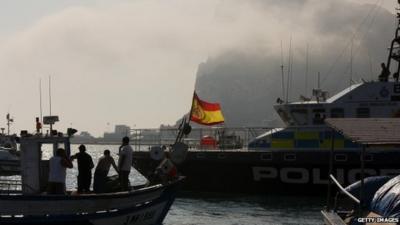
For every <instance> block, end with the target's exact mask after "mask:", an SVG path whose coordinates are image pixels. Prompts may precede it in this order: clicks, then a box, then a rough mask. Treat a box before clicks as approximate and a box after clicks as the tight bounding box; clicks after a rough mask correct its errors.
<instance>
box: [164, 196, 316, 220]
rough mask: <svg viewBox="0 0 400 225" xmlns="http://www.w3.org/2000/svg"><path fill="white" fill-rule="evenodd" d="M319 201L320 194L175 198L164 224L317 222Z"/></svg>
mask: <svg viewBox="0 0 400 225" xmlns="http://www.w3.org/2000/svg"><path fill="white" fill-rule="evenodd" d="M322 202H323V199H321V198H305V197H293V196H292V197H288V196H269V197H266V196H240V197H237V196H224V197H212V198H208V197H202V198H198V197H195V198H178V199H177V200H176V201H175V203H174V205H173V207H172V209H171V210H170V212H169V214H168V217H167V218H166V220H165V222H164V224H166V225H175V224H182V225H183V224H184V225H206V224H207V225H208V224H218V225H258V224H270V225H272V224H274V225H275V224H277V225H278V224H281V225H303V224H304V225H306V224H318V225H320V224H322V217H321V216H320V213H319V211H320V210H321V207H322V205H323V204H321V203H322Z"/></svg>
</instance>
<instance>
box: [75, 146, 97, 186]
mask: <svg viewBox="0 0 400 225" xmlns="http://www.w3.org/2000/svg"><path fill="white" fill-rule="evenodd" d="M71 159H72V160H74V159H77V160H78V172H79V174H78V192H79V193H84V192H89V191H90V183H91V182H92V168H93V167H94V165H93V160H92V157H91V156H90V155H89V154H88V153H86V146H85V145H80V146H79V152H78V153H76V154H75V155H73V156H72V157H71Z"/></svg>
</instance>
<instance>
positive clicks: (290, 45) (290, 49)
mask: <svg viewBox="0 0 400 225" xmlns="http://www.w3.org/2000/svg"><path fill="white" fill-rule="evenodd" d="M291 56H292V36H290V44H289V62H288V65H289V67H288V76H287V83H286V102H289V81H290V76H291V60H292V57H291Z"/></svg>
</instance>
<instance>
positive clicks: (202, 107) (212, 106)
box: [190, 92, 224, 125]
mask: <svg viewBox="0 0 400 225" xmlns="http://www.w3.org/2000/svg"><path fill="white" fill-rule="evenodd" d="M190 120H191V121H193V122H196V123H199V124H202V125H215V124H219V123H223V122H224V116H223V115H222V111H221V106H220V105H219V104H218V103H209V102H205V101H203V100H201V99H200V98H199V97H198V96H197V94H196V92H195V93H194V95H193V103H192V110H191V115H190Z"/></svg>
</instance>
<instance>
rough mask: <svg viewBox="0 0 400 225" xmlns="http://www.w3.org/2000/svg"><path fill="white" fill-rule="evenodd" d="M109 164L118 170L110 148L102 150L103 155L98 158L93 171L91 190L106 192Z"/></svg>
mask: <svg viewBox="0 0 400 225" xmlns="http://www.w3.org/2000/svg"><path fill="white" fill-rule="evenodd" d="M111 165H112V166H113V167H114V169H115V171H117V172H119V171H118V168H117V165H116V164H115V161H114V158H113V157H112V156H111V155H110V150H108V149H107V150H104V155H103V156H102V157H100V158H99V162H98V163H97V166H96V170H95V172H94V180H93V191H94V192H95V193H104V192H106V180H107V175H108V171H110V167H111Z"/></svg>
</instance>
